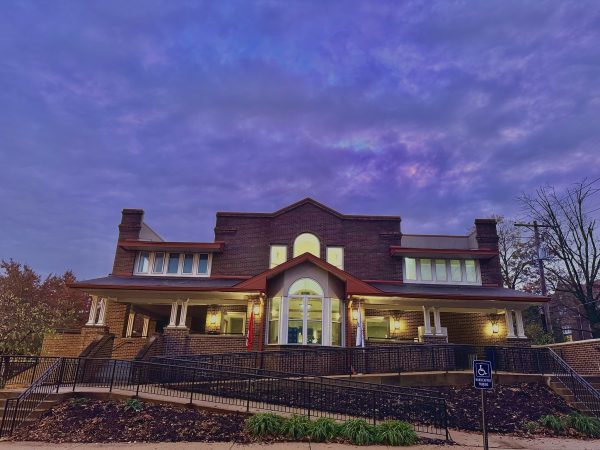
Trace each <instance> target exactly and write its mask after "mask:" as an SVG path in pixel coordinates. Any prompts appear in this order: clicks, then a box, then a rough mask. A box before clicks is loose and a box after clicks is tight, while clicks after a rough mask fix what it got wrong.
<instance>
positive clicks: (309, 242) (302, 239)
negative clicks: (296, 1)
mask: <svg viewBox="0 0 600 450" xmlns="http://www.w3.org/2000/svg"><path fill="white" fill-rule="evenodd" d="M303 253H311V254H313V255H315V256H316V257H317V258H320V257H321V244H320V242H319V238H318V237H316V236H315V235H314V234H311V233H302V234H300V235H298V237H297V238H296V240H295V241H294V258H295V257H296V256H299V255H302V254H303Z"/></svg>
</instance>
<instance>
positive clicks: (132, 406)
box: [123, 398, 144, 413]
mask: <svg viewBox="0 0 600 450" xmlns="http://www.w3.org/2000/svg"><path fill="white" fill-rule="evenodd" d="M142 409H144V404H143V403H142V402H141V401H140V400H139V399H137V398H130V399H129V400H126V401H125V403H124V404H123V410H124V411H133V412H136V413H138V412H140V411H141V410H142Z"/></svg>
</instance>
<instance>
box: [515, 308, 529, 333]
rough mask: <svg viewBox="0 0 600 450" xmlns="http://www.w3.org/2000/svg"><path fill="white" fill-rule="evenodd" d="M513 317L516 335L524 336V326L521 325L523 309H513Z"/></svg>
mask: <svg viewBox="0 0 600 450" xmlns="http://www.w3.org/2000/svg"><path fill="white" fill-rule="evenodd" d="M515 319H517V337H519V338H525V337H527V336H525V327H524V326H523V311H521V310H520V309H516V310H515Z"/></svg>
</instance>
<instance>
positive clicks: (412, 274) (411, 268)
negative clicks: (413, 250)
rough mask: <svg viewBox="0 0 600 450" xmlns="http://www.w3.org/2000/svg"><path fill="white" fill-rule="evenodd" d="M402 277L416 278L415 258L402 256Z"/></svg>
mask: <svg viewBox="0 0 600 450" xmlns="http://www.w3.org/2000/svg"><path fill="white" fill-rule="evenodd" d="M404 277H405V278H406V279H407V280H416V279H417V261H416V260H415V258H404Z"/></svg>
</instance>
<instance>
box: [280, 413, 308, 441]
mask: <svg viewBox="0 0 600 450" xmlns="http://www.w3.org/2000/svg"><path fill="white" fill-rule="evenodd" d="M310 429H311V422H310V420H309V419H308V417H304V416H297V415H296V414H294V415H293V416H292V417H290V418H289V419H287V420H284V421H283V426H282V428H281V431H282V432H283V434H284V435H286V436H287V437H289V438H291V439H294V440H300V439H304V438H305V437H307V436H308V435H309V434H310Z"/></svg>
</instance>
